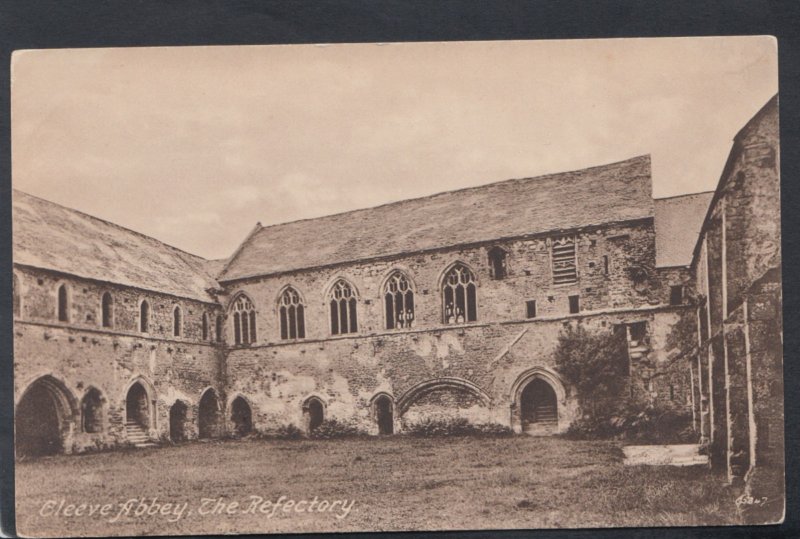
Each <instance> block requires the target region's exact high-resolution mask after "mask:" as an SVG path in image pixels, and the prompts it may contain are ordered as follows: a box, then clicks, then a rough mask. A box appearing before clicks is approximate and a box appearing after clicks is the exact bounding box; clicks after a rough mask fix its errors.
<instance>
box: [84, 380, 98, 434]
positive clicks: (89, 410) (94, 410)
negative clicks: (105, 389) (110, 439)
mask: <svg viewBox="0 0 800 539" xmlns="http://www.w3.org/2000/svg"><path fill="white" fill-rule="evenodd" d="M81 425H82V427H83V432H88V433H95V432H103V398H102V396H101V395H100V391H98V390H97V389H95V388H91V389H90V390H89V391H87V392H86V395H84V396H83V400H82V401H81Z"/></svg>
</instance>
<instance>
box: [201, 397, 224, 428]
mask: <svg viewBox="0 0 800 539" xmlns="http://www.w3.org/2000/svg"><path fill="white" fill-rule="evenodd" d="M220 412H221V410H220V406H219V398H218V397H217V392H216V391H214V390H213V389H209V390H207V391H206V392H205V393H203V396H202V398H201V399H200V407H199V410H198V431H199V433H198V434H199V437H200V438H216V437H218V436H219V435H220V434H221V433H220V424H221V421H220V420H221V416H222V414H221V413H220Z"/></svg>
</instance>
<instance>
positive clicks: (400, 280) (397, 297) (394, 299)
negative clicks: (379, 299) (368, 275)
mask: <svg viewBox="0 0 800 539" xmlns="http://www.w3.org/2000/svg"><path fill="white" fill-rule="evenodd" d="M384 304H385V307H386V329H398V328H410V327H411V325H412V323H413V322H414V291H413V290H412V289H411V284H410V283H409V282H408V278H407V277H406V276H405V275H404V274H403V273H401V272H399V271H396V272H394V273H393V274H392V275H391V276H390V277H389V279H388V280H387V281H386V291H385V294H384Z"/></svg>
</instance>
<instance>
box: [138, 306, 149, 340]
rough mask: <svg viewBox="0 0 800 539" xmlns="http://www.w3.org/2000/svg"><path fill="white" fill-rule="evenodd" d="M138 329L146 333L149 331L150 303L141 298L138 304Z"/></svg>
mask: <svg viewBox="0 0 800 539" xmlns="http://www.w3.org/2000/svg"><path fill="white" fill-rule="evenodd" d="M139 331H141V332H142V333H147V332H148V331H150V304H149V303H148V302H147V300H143V301H142V304H141V305H140V306H139Z"/></svg>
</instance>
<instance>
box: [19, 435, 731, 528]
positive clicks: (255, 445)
mask: <svg viewBox="0 0 800 539" xmlns="http://www.w3.org/2000/svg"><path fill="white" fill-rule="evenodd" d="M16 473H17V526H18V531H19V532H20V533H21V534H22V535H33V536H36V535H56V536H58V535H61V534H62V533H63V534H71V535H106V534H108V535H139V534H159V535H164V534H192V533H226V532H241V533H246V532H250V533H252V532H262V533H269V532H284V533H287V532H314V531H320V532H321V531H331V532H337V531H356V530H382V531H389V530H417V529H482V528H494V529H498V528H550V527H598V526H686V525H688V526H691V525H704V524H731V523H735V522H737V516H736V510H735V505H734V503H733V496H732V494H731V493H730V492H729V491H728V489H727V488H726V487H725V486H724V485H723V484H722V483H721V481H719V480H718V478H716V477H715V476H713V475H711V473H710V472H708V471H707V470H705V469H700V468H664V467H625V466H623V465H622V452H621V450H620V448H619V445H618V444H616V443H613V442H577V441H569V440H564V439H560V438H532V437H526V436H515V437H513V438H499V439H469V438H449V439H416V438H408V437H401V436H397V437H387V438H372V439H354V440H320V441H307V440H302V441H263V440H251V441H218V442H208V443H191V444H186V445H182V446H176V447H163V448H154V449H143V450H131V451H117V452H110V453H102V454H95V455H86V456H57V457H49V458H44V459H39V460H33V461H28V462H22V463H19V464H18V465H17V471H16ZM281 496H284V497H285V498H284V499H283V501H282V502H281V505H277V504H276V502H277V501H278V500H279V499H280V498H281ZM315 497H316V498H317V501H318V504H315V508H314V510H311V503H310V502H311V501H313V500H314V498H315ZM153 498H156V500H155V501H153ZM203 499H208V500H215V501H214V502H211V501H203ZM220 499H221V500H222V501H221V502H220V503H217V501H216V500H220ZM62 500H63V502H62ZM129 500H134V501H131V502H129ZM288 500H291V501H292V502H293V503H294V504H295V506H294V507H293V506H292V505H291V504H289V503H288ZM301 501H305V503H302V504H298V502H301ZM322 501H326V502H328V503H334V502H337V501H338V502H337V503H336V504H335V505H333V508H328V507H326V508H325V510H322V507H325V506H324V505H323V504H322ZM126 502H127V504H128V510H127V512H126V511H125V510H124V509H125V504H126ZM233 502H235V504H233ZM81 504H86V505H85V506H83V508H82V509H81V507H80V506H81ZM109 504H110V505H109ZM164 504H170V505H169V506H166V508H165V505H164ZM236 504H238V505H236ZM270 504H271V505H270ZM70 505H72V506H73V507H72V508H71V509H70V508H69V506H70ZM287 505H288V509H287ZM103 506H106V507H105V515H101V512H103V510H104V509H103ZM181 507H184V509H183V510H181V509H180V508H181ZM301 507H302V508H303V511H299V509H300V508H301ZM347 507H350V509H349V512H347V511H345V509H346V508H347ZM137 508H138V509H137ZM334 508H335V509H334ZM137 511H138V512H139V514H138V515H137V514H136V513H137ZM76 512H77V513H79V514H78V515H75V514H74V513H76ZM90 512H91V513H92V514H89V513H90Z"/></svg>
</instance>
